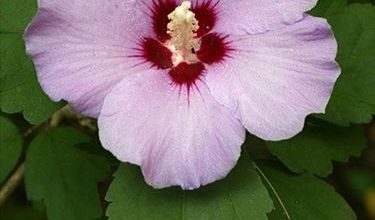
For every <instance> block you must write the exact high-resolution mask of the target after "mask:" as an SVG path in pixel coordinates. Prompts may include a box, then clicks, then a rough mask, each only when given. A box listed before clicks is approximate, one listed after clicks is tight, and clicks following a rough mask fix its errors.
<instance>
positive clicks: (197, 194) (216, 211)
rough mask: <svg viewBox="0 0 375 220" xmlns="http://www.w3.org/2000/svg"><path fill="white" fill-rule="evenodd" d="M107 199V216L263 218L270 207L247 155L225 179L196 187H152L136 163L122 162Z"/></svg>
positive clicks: (113, 218) (207, 219)
mask: <svg viewBox="0 0 375 220" xmlns="http://www.w3.org/2000/svg"><path fill="white" fill-rule="evenodd" d="M106 199H107V200H108V201H109V202H111V204H110V205H109V207H108V210H107V216H109V220H122V219H141V220H147V219H150V220H155V219H163V220H172V219H173V220H175V219H181V220H182V219H184V220H190V219H191V220H199V219H202V220H221V219H223V220H224V219H231V220H237V219H243V220H248V219H256V220H262V219H267V215H266V213H268V212H270V211H271V210H272V208H273V205H272V201H271V199H270V197H269V195H268V193H267V190H266V189H265V187H264V186H263V184H262V182H261V180H260V178H259V176H258V174H257V172H256V171H255V170H254V168H253V166H252V164H251V161H250V159H248V158H246V157H243V158H242V159H241V160H240V162H239V164H238V165H237V167H236V168H235V169H234V170H233V171H232V173H231V174H230V175H229V176H228V177H226V178H225V179H224V180H221V181H219V182H217V183H214V184H211V185H208V186H205V187H202V188H200V189H198V190H195V191H182V190H181V189H179V188H169V189H163V190H155V189H153V188H151V187H150V186H148V185H147V184H146V183H145V182H144V180H143V177H142V174H141V173H140V171H139V169H138V168H137V167H135V166H132V165H127V164H123V165H121V166H120V168H119V169H118V171H117V172H116V173H115V179H114V181H113V183H112V184H111V186H110V189H109V191H108V194H107V197H106Z"/></svg>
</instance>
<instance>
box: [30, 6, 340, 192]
mask: <svg viewBox="0 0 375 220" xmlns="http://www.w3.org/2000/svg"><path fill="white" fill-rule="evenodd" d="M315 4H316V0H298V1H296V0H193V1H180V0H105V1H104V0H69V1H66V0H39V9H38V13H37V15H36V17H35V18H34V20H33V21H32V23H31V25H30V26H29V27H28V29H27V31H26V34H25V41H26V48H27V52H28V54H29V55H30V56H31V58H32V59H33V61H34V63H35V67H36V69H37V74H38V79H39V82H40V84H41V86H42V88H43V89H44V91H45V92H46V93H47V94H48V95H49V96H50V98H51V99H52V100H55V101H59V100H61V99H63V100H66V101H68V102H69V103H70V104H71V105H72V106H73V108H74V109H76V110H77V111H79V112H80V113H82V114H84V115H87V116H91V117H95V118H98V126H99V135H100V140H101V142H102V145H103V147H104V148H106V149H108V150H109V151H111V152H112V153H113V154H114V155H115V156H116V157H117V158H118V159H119V160H121V161H124V162H130V163H133V164H137V165H139V166H141V168H142V172H143V174H144V177H145V180H146V182H147V183H149V184H150V185H152V186H153V187H155V188H163V187H168V186H174V185H179V186H181V187H182V188H183V189H195V188H198V187H200V186H201V185H206V184H209V183H211V182H214V181H216V180H218V179H221V178H223V177H225V176H226V175H227V174H228V173H229V171H230V170H231V169H232V168H233V167H234V166H235V164H236V162H237V160H238V158H239V156H240V151H241V145H242V143H243V142H244V140H245V136H246V130H248V131H249V132H250V133H252V134H254V135H256V136H258V137H260V138H262V139H265V140H282V139H287V138H290V137H292V136H294V135H296V134H297V133H298V132H300V131H301V130H302V128H303V126H304V120H305V117H306V116H307V115H309V114H311V113H322V112H324V110H325V107H326V105H327V103H328V100H329V97H330V95H331V92H332V89H333V86H334V83H335V81H336V79H337V77H338V76H339V73H340V69H339V67H338V65H337V63H336V62H335V57H336V53H337V44H336V41H335V38H334V36H333V34H332V31H331V29H330V26H329V25H328V23H327V22H326V21H325V20H324V19H322V18H315V17H312V16H309V15H307V14H306V11H308V10H310V9H311V8H313V7H314V6H315Z"/></svg>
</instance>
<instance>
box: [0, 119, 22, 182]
mask: <svg viewBox="0 0 375 220" xmlns="http://www.w3.org/2000/svg"><path fill="white" fill-rule="evenodd" d="M21 152H22V135H21V134H20V132H19V131H18V129H17V127H16V126H15V125H14V124H13V123H12V122H11V121H10V120H9V119H7V118H5V117H3V116H1V115H0V185H1V183H2V182H3V181H5V179H6V177H7V176H8V174H9V173H10V171H12V170H13V168H14V166H15V165H16V163H17V161H18V158H19V157H20V155H21Z"/></svg>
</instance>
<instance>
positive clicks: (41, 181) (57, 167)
mask: <svg viewBox="0 0 375 220" xmlns="http://www.w3.org/2000/svg"><path fill="white" fill-rule="evenodd" d="M88 140H89V139H88V137H87V136H85V135H83V134H82V133H80V132H79V131H77V130H75V129H71V128H56V129H54V130H51V131H49V132H46V133H42V134H41V135H39V136H38V137H36V138H35V139H34V140H33V142H32V143H31V145H30V149H29V151H28V153H27V157H26V174H25V183H26V192H27V196H28V198H29V199H30V200H33V201H41V200H42V201H43V203H44V205H45V206H46V208H47V216H48V219H49V220H60V219H61V220H66V219H69V220H85V219H94V218H96V219H97V218H99V217H100V216H101V215H102V210H101V207H100V200H99V195H98V190H97V181H100V180H102V179H103V177H104V176H105V175H106V174H107V171H108V166H107V164H106V163H105V161H104V160H101V159H99V158H97V157H93V156H92V155H87V154H84V153H83V152H81V151H79V150H77V149H76V148H75V147H74V146H75V145H76V144H78V143H82V142H87V141H88Z"/></svg>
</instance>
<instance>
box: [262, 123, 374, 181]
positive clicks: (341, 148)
mask: <svg viewBox="0 0 375 220" xmlns="http://www.w3.org/2000/svg"><path fill="white" fill-rule="evenodd" d="M366 144H367V140H366V138H365V136H364V134H363V132H362V131H361V129H359V128H358V127H350V128H342V127H338V126H332V127H328V126H325V127H306V128H305V130H304V131H303V132H302V133H300V134H298V135H297V136H296V137H294V138H292V139H289V140H286V141H279V142H267V147H268V149H269V150H270V151H271V153H272V154H274V155H275V156H277V157H278V158H279V159H280V160H281V161H282V162H283V163H284V164H285V165H286V166H287V167H288V168H289V169H290V170H291V171H293V172H296V173H302V172H304V171H308V172H310V173H313V174H316V175H319V176H322V177H325V176H328V175H329V174H330V173H331V172H332V161H333V160H334V161H340V162H346V161H347V160H348V159H349V157H350V156H357V157H358V156H360V154H361V152H362V150H363V149H364V148H365V147H366Z"/></svg>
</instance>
